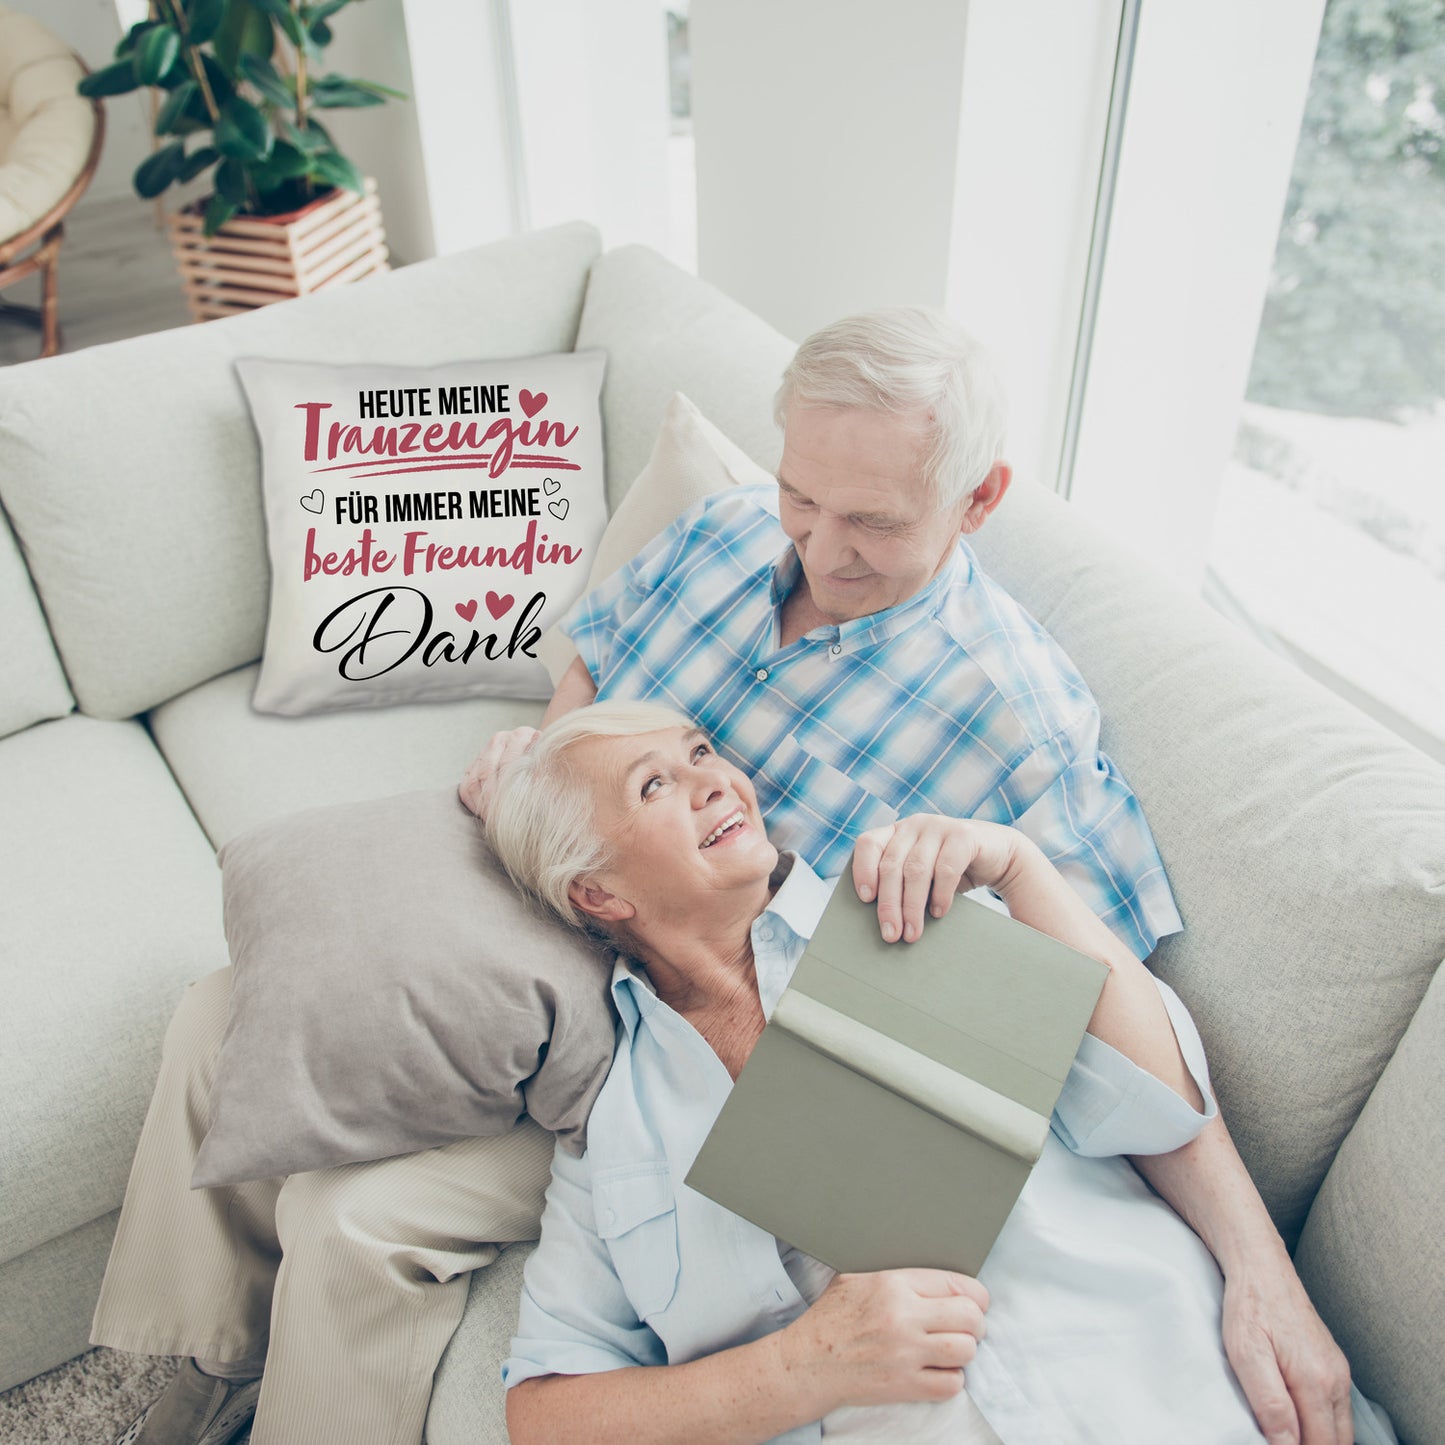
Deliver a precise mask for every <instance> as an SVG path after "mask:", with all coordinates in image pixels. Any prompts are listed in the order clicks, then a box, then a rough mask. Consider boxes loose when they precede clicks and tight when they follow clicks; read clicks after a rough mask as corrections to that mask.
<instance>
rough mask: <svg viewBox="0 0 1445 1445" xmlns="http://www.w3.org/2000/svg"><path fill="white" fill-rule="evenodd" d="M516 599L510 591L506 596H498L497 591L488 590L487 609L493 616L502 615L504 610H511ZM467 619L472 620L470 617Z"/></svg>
mask: <svg viewBox="0 0 1445 1445" xmlns="http://www.w3.org/2000/svg"><path fill="white" fill-rule="evenodd" d="M516 600H517V599H516V598H515V597H513V596H512V594H511V593H510V592H508V593H507V595H506V596H505V597H498V596H497V594H496V593H495V592H488V593H487V611H488V612H490V613H491V614H492V616H493V617H500V616H501V615H502V614H503V613H504V612H508V611H510V610H511V607H512V603H514V602H515V601H516ZM467 620H468V621H470V620H471V619H470V618H468V619H467Z"/></svg>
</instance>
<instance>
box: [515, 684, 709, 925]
mask: <svg viewBox="0 0 1445 1445" xmlns="http://www.w3.org/2000/svg"><path fill="white" fill-rule="evenodd" d="M692 726H693V723H692V722H691V720H690V719H688V718H685V717H683V715H682V714H681V713H678V712H674V711H673V709H672V708H670V707H664V706H663V705H662V704H661V703H655V702H599V703H593V704H592V705H591V706H590V707H581V708H578V709H577V710H576V711H575V712H569V713H567V714H565V715H564V716H562V717H560V718H558V719H557V720H556V721H555V722H554V723H552V724H551V726H550V727H548V728H546V729H544V730H543V732H542V733H541V735H540V736H539V737H538V738H537V740H536V741H535V742H534V743H533V744H532V746H531V747H530V748H528V749H527V751H526V752H525V753H523V754H521V756H520V757H518V758H516V759H515V760H513V761H512V762H510V763H508V764H507V765H505V766H504V767H502V768H500V769H499V770H498V772H497V777H496V781H495V786H494V791H493V795H492V803H491V807H490V808H489V809H488V811H487V840H488V842H490V843H491V845H492V849H493V851H494V852H495V853H496V855H497V857H498V859H500V861H501V863H502V866H503V867H504V868H505V869H506V870H507V873H508V875H509V876H510V877H511V879H512V882H513V883H515V884H516V885H517V887H518V888H520V889H521V890H522V891H523V892H524V893H527V894H530V895H531V896H532V897H533V898H535V899H537V901H538V902H540V903H541V904H542V905H543V906H544V907H546V908H548V909H550V910H551V911H552V912H553V913H556V914H558V915H559V916H560V917H562V918H564V919H565V920H566V921H567V922H568V923H570V924H572V925H573V926H574V927H576V928H583V929H587V930H589V931H598V930H597V929H596V925H594V924H593V923H592V921H591V920H590V919H589V918H588V917H587V916H586V915H585V914H583V913H581V912H580V911H579V910H578V909H577V907H576V906H575V905H574V904H573V902H572V900H571V898H570V897H568V893H567V890H568V889H569V888H570V887H571V886H572V884H573V883H576V882H578V881H579V880H580V879H583V878H586V877H588V876H589V875H591V874H593V873H596V872H597V871H598V870H599V869H602V868H605V867H606V866H607V865H608V862H609V861H610V856H611V855H610V852H609V850H608V847H607V844H606V841H605V840H604V839H603V838H602V836H601V835H600V834H599V833H598V831H597V823H596V807H595V799H594V794H593V790H592V786H591V784H590V782H589V781H588V780H587V779H585V778H582V777H581V776H579V774H578V772H577V770H576V768H575V767H574V766H572V764H571V763H570V762H569V761H568V757H567V754H568V752H569V751H570V750H571V749H572V748H573V747H575V746H576V745H577V744H578V743H580V742H584V741H585V740H586V739H587V738H616V737H637V736H639V735H641V734H643V733H656V732H662V731H663V730H664V729H667V728H677V727H681V728H691V727H692ZM609 941H612V942H616V940H609Z"/></svg>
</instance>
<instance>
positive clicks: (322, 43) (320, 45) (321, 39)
mask: <svg viewBox="0 0 1445 1445" xmlns="http://www.w3.org/2000/svg"><path fill="white" fill-rule="evenodd" d="M306 34H307V35H308V36H309V37H310V40H311V46H312V47H314V48H315V50H318V51H320V50H325V49H326V47H327V46H328V45H330V44H331V42H332V39H333V38H334V37H333V36H332V34H331V27H330V26H329V25H328V24H327V23H326V22H325V21H324V20H317V21H314V22H313V23H312V24H311V25H309V26H307V28H306Z"/></svg>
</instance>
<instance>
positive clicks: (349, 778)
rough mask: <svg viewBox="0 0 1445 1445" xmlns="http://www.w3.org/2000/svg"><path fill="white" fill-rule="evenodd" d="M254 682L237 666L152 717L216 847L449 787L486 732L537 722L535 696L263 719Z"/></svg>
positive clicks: (458, 778) (169, 760)
mask: <svg viewBox="0 0 1445 1445" xmlns="http://www.w3.org/2000/svg"><path fill="white" fill-rule="evenodd" d="M255 686H256V668H255V667H244V668H241V669H239V670H238V671H236V672H230V673H227V674H226V675H225V676H224V677H218V678H215V679H214V680H213V681H211V682H208V683H203V684H202V685H201V686H200V687H197V688H193V689H192V690H191V691H190V692H188V693H184V694H183V695H182V696H180V697H178V698H175V699H174V700H173V701H171V702H168V703H166V704H165V705H164V706H162V707H159V708H157V709H156V710H155V712H153V713H152V714H151V715H150V717H149V719H148V721H149V723H150V726H151V731H152V733H153V734H154V736H155V740H156V744H157V746H158V747H159V748H160V750H161V752H162V753H163V754H164V755H165V759H166V762H167V763H169V764H170V767H171V771H172V772H173V773H174V774H175V777H176V781H177V782H178V783H179V784H180V785H181V788H182V790H183V791H184V793H185V795H186V799H187V801H188V802H189V803H190V805H191V807H192V809H193V810H194V812H195V815H196V817H197V819H198V820H199V821H200V824H201V827H202V828H204V829H205V831H206V835H207V836H208V837H209V838H210V840H211V842H212V843H213V844H214V845H215V846H216V847H217V848H220V847H221V846H222V845H223V844H224V843H226V842H227V841H228V840H229V839H231V838H234V837H236V835H237V834H238V833H242V832H244V831H245V830H246V829H247V828H253V827H255V826H256V825H257V824H258V823H264V822H266V821H268V820H269V819H271V818H279V817H283V816H284V815H285V814H287V813H294V812H296V811H298V810H299V809H301V808H320V807H324V806H326V805H327V804H328V803H350V802H359V801H361V800H363V799H366V798H385V797H388V796H390V795H391V794H393V793H406V792H414V791H416V790H417V789H420V788H444V787H455V786H456V785H457V784H458V783H459V782H460V781H461V778H462V774H463V773H464V772H465V771H466V769H467V765H468V764H469V763H470V762H471V761H472V759H473V758H474V757H476V755H477V752H478V750H479V749H480V747H481V745H482V744H483V743H484V742H485V741H486V740H487V738H489V737H491V735H492V734H493V733H494V732H499V731H501V730H502V729H503V728H513V727H521V726H522V725H523V724H531V725H533V726H535V725H536V724H537V723H539V722H540V721H541V717H542V705H541V703H537V702H527V701H524V700H522V699H520V698H474V699H471V700H469V701H465V702H445V703H429V704H415V705H413V706H410V707H388V708H376V709H374V710H371V711H365V712H358V711H351V712H331V713H317V714H316V715H315V716H313V717H305V718H278V717H268V716H267V715H265V714H263V713H258V712H255V711H253V710H252V708H251V693H252V691H253V690H254V688H255Z"/></svg>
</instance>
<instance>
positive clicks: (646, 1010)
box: [612, 851, 836, 1039]
mask: <svg viewBox="0 0 1445 1445" xmlns="http://www.w3.org/2000/svg"><path fill="white" fill-rule="evenodd" d="M773 880H774V882H776V883H777V891H776V892H775V893H774V894H773V896H772V899H771V901H770V902H769V903H768V906H767V907H766V908H765V909H763V911H762V912H761V913H760V914H759V915H758V916H757V917H756V918H755V919H754V920H753V926H752V940H753V959H754V963H755V965H756V967H757V969H758V992H759V995H760V997H761V998H762V1002H763V1012H764V1014H765V1015H769V1016H771V1014H772V1011H773V1005H774V1004H775V1003H776V1002H777V1000H778V995H779V994H781V993H782V991H783V989H784V988H786V987H787V984H788V979H789V978H790V977H791V976H792V972H793V967H794V965H795V964H796V963H797V961H798V959H799V958H800V957H801V956H802V953H803V949H804V948H805V947H806V946H807V943H808V940H809V939H810V938H811V937H812V936H813V930H814V929H815V928H816V927H817V926H818V920H819V918H821V917H822V916H823V909H824V907H825V906H826V905H827V902H828V899H829V898H830V897H831V896H832V893H833V883H834V882H835V881H836V880H833V881H829V882H824V881H823V880H822V879H821V878H819V877H818V875H817V874H816V873H814V872H813V870H812V869H811V868H810V867H809V866H808V864H807V862H806V861H805V860H804V859H803V858H801V857H799V856H798V854H796V853H793V852H787V851H785V852H782V853H779V855H778V866H777V868H776V870H775V871H774V873H773ZM612 999H613V1002H614V1003H615V1004H616V1005H617V1014H618V1017H619V1018H620V1019H621V1020H622V1026H623V1028H625V1029H626V1030H627V1037H628V1038H629V1039H634V1038H636V1036H637V1028H638V1025H639V1024H640V1023H641V1022H642V1020H644V1019H646V1018H649V1017H650V1016H651V1014H652V1012H653V1010H654V1009H657V1008H660V1007H661V1006H662V1000H661V999H660V998H658V996H657V993H656V991H655V990H654V989H653V987H652V982H651V980H650V979H649V978H648V977H647V972H646V970H645V969H643V968H642V966H641V965H640V964H637V963H635V962H633V961H632V960H631V959H629V958H627V957H625V956H624V955H622V954H619V955H618V956H617V961H616V963H615V964H614V965H613V968H612Z"/></svg>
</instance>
